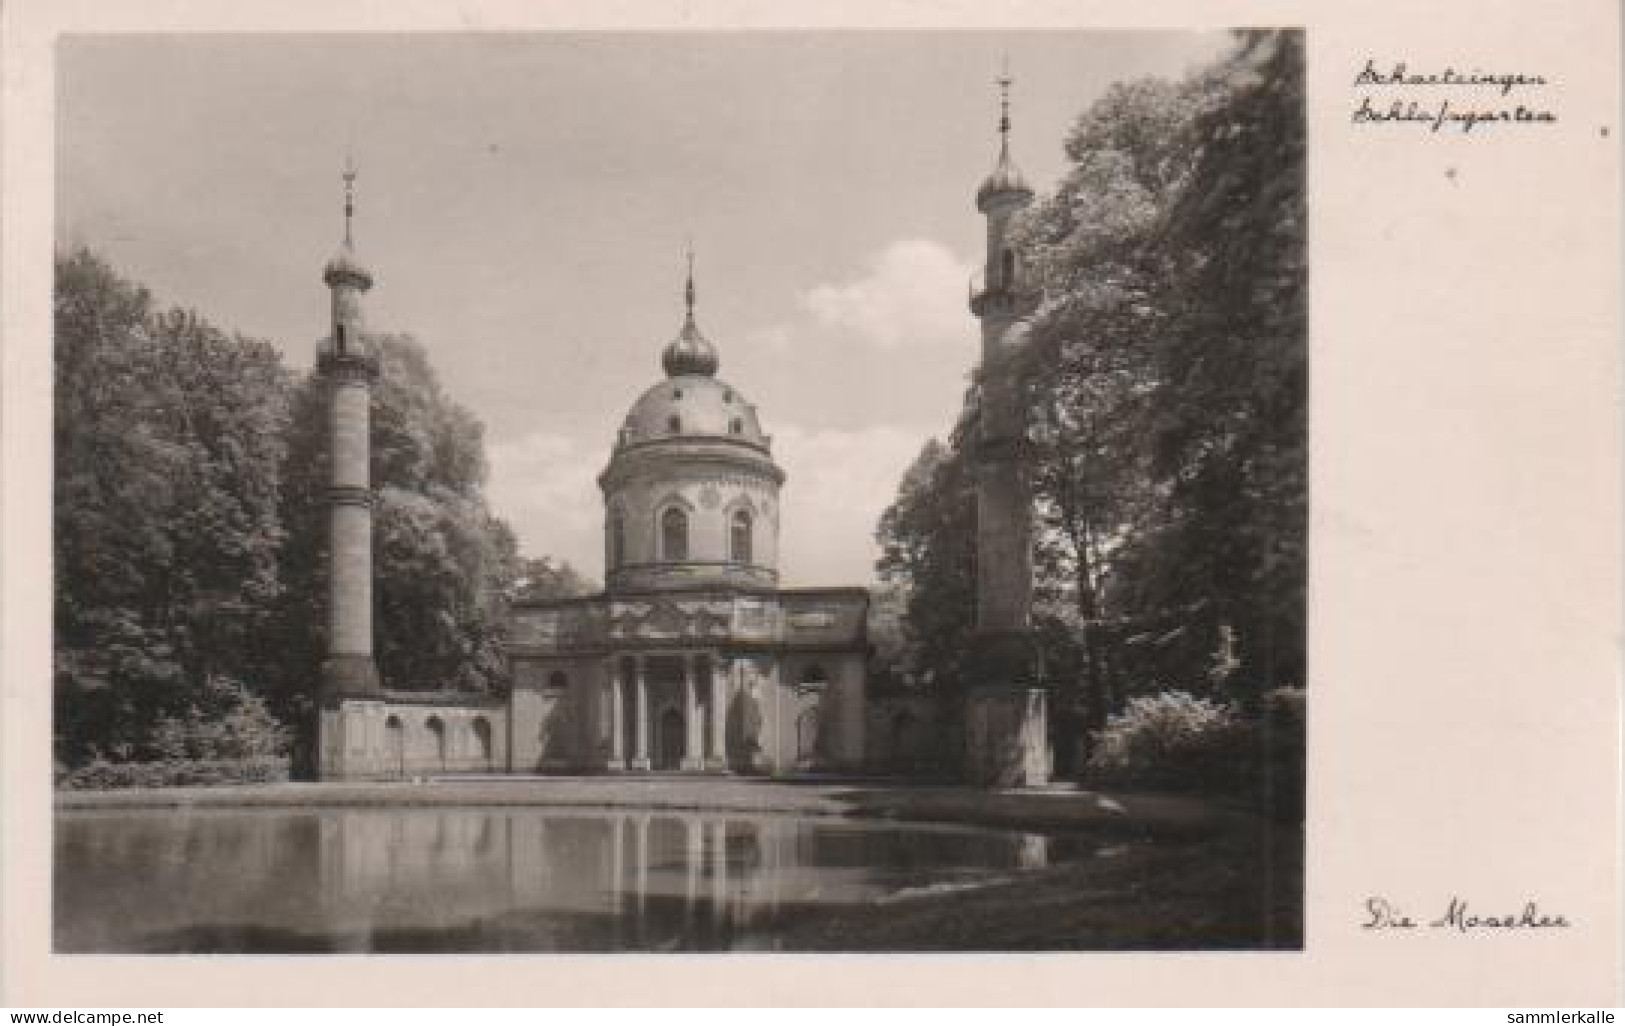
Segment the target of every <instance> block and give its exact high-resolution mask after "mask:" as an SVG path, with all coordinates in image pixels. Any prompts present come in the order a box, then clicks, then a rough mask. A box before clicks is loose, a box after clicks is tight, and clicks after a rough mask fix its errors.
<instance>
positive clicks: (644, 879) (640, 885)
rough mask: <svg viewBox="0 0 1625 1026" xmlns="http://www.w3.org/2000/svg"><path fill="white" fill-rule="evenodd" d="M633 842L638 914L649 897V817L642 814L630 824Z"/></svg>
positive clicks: (646, 814)
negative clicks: (635, 861) (634, 845)
mask: <svg viewBox="0 0 1625 1026" xmlns="http://www.w3.org/2000/svg"><path fill="white" fill-rule="evenodd" d="M632 828H633V833H632V837H633V840H634V841H635V842H636V847H635V849H634V856H633V857H634V858H636V859H637V869H636V873H637V875H636V877H634V880H635V881H636V884H635V886H636V887H637V894H638V912H639V913H640V914H641V913H642V912H643V906H644V903H645V902H646V901H647V900H648V896H649V815H648V813H643V814H640V815H639V816H638V818H637V819H635V820H633V822H632Z"/></svg>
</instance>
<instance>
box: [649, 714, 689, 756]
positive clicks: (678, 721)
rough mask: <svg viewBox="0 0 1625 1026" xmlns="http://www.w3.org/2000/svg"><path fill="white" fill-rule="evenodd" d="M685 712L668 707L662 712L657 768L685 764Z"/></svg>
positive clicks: (656, 751) (656, 754)
mask: <svg viewBox="0 0 1625 1026" xmlns="http://www.w3.org/2000/svg"><path fill="white" fill-rule="evenodd" d="M683 731H684V724H683V714H682V713H680V712H678V711H677V710H676V709H667V710H666V711H665V712H663V713H661V714H660V734H659V736H658V737H657V738H656V744H655V765H654V768H655V769H657V770H675V769H679V768H681V767H682V764H683Z"/></svg>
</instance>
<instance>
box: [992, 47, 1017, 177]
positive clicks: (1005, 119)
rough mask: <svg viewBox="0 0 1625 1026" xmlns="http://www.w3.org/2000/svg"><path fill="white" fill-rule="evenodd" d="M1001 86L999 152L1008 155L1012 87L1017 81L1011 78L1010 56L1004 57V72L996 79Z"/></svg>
mask: <svg viewBox="0 0 1625 1026" xmlns="http://www.w3.org/2000/svg"><path fill="white" fill-rule="evenodd" d="M994 81H995V82H997V83H998V85H999V152H1000V153H1001V154H1002V153H1008V152H1009V149H1010V86H1011V85H1012V84H1013V83H1014V82H1015V79H1013V78H1011V77H1010V55H1009V54H1005V55H1004V70H1003V71H1001V72H1000V73H999V77H998V78H996V79H994Z"/></svg>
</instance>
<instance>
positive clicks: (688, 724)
mask: <svg viewBox="0 0 1625 1026" xmlns="http://www.w3.org/2000/svg"><path fill="white" fill-rule="evenodd" d="M661 654H663V653H644V652H640V653H637V654H635V655H632V656H631V657H630V659H631V661H632V666H633V671H632V674H631V678H630V680H628V679H627V675H626V672H625V661H626V658H627V657H624V656H620V655H612V656H609V657H608V658H607V660H606V665H605V674H604V681H605V689H606V691H607V694H606V695H605V696H604V702H603V705H604V710H603V711H604V714H605V718H606V719H607V721H608V724H609V754H608V760H607V765H606V768H607V769H611V770H625V769H631V770H648V769H651V768H653V765H654V763H653V760H652V759H651V758H650V750H651V740H652V739H651V730H650V702H649V660H650V659H651V658H654V657H655V656H657V655H661ZM671 656H674V657H675V658H677V659H678V660H679V661H680V662H681V664H682V669H683V754H682V758H681V760H680V762H679V764H678V765H679V768H680V769H683V770H689V771H699V770H721V769H725V768H727V762H728V759H727V754H726V748H725V744H726V734H727V717H728V667H727V663H726V662H725V661H724V660H722V659H720V658H718V657H717V656H716V655H714V654H711V653H702V652H682V653H671V654H668V657H671ZM702 660H703V661H704V662H705V663H706V664H707V666H708V667H709V669H710V673H709V678H710V680H709V685H710V697H709V700H708V701H706V702H705V703H704V705H705V707H706V713H707V715H708V716H709V718H710V725H711V729H710V730H709V731H706V730H705V724H704V722H703V721H702V719H701V717H700V706H701V702H700V689H701V688H703V687H705V686H706V682H705V681H703V680H702V679H701V674H700V669H699V664H700V662H701V661H702ZM628 690H630V691H631V693H632V694H631V697H630V699H628V697H627V691H628ZM629 700H630V702H631V703H632V710H633V730H632V746H631V747H632V750H631V752H628V751H627V750H626V748H627V744H626V705H627V702H628V701H629ZM707 738H709V741H710V744H709V745H708V746H707V745H706V744H705V740H706V739H707ZM702 748H703V749H705V750H703V751H702Z"/></svg>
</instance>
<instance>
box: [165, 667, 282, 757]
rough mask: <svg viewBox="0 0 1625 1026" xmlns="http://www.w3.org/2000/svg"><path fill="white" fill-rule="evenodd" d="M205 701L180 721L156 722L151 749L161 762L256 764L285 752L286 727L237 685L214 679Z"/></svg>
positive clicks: (254, 695) (249, 693)
mask: <svg viewBox="0 0 1625 1026" xmlns="http://www.w3.org/2000/svg"><path fill="white" fill-rule="evenodd" d="M204 699H205V703H206V705H207V708H200V707H199V706H198V705H193V706H191V707H190V708H189V709H188V710H187V712H186V717H185V718H184V719H179V718H175V717H166V718H164V719H162V720H159V721H158V724H157V726H156V727H155V728H154V729H153V732H152V738H151V743H150V747H151V748H152V749H153V750H154V751H155V752H156V753H157V755H158V756H159V757H160V759H161V760H162V761H163V762H182V761H192V762H237V761H247V762H259V761H263V760H267V759H276V758H280V757H281V756H283V755H285V754H287V750H288V740H289V737H288V730H287V728H286V727H284V726H283V725H282V724H281V723H280V722H278V721H277V719H276V717H274V716H272V715H271V711H270V710H269V709H268V708H266V705H265V701H264V699H262V698H260V697H259V696H258V695H256V694H254V693H253V692H251V691H249V690H248V688H246V687H245V686H243V685H242V684H239V683H237V682H236V681H232V680H227V679H223V678H216V679H214V680H212V681H210V682H209V685H208V689H207V692H206V693H205V696H204Z"/></svg>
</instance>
